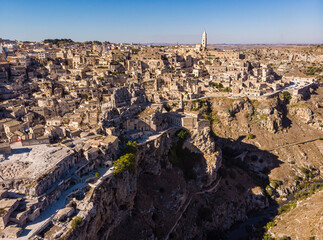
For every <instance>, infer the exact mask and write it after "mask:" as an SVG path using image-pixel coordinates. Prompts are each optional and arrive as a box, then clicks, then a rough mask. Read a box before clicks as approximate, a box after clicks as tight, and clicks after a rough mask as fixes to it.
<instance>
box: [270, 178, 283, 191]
mask: <svg viewBox="0 0 323 240" xmlns="http://www.w3.org/2000/svg"><path fill="white" fill-rule="evenodd" d="M282 184H283V182H282V181H280V180H274V179H273V180H270V185H271V186H272V187H273V188H275V189H276V188H278V187H279V186H280V185H282Z"/></svg>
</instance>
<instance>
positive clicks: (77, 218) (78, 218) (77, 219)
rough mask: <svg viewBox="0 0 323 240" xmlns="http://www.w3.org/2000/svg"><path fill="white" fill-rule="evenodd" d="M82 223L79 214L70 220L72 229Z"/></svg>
mask: <svg viewBox="0 0 323 240" xmlns="http://www.w3.org/2000/svg"><path fill="white" fill-rule="evenodd" d="M81 223H82V218H81V217H79V216H76V217H75V218H73V220H72V221H71V227H72V228H73V229H75V228H77V227H78V226H79V225H80V224H81Z"/></svg>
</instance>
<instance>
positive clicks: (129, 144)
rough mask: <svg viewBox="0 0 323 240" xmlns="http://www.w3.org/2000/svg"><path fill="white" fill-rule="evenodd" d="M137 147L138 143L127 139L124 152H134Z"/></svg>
mask: <svg viewBox="0 0 323 240" xmlns="http://www.w3.org/2000/svg"><path fill="white" fill-rule="evenodd" d="M137 148H138V143H137V142H136V141H133V142H132V141H128V142H127V143H126V148H125V153H133V154H135V153H136V151H137Z"/></svg>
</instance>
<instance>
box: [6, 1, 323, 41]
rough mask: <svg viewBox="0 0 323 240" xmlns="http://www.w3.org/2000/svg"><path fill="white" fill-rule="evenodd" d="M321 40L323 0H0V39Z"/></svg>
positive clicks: (322, 33)
mask: <svg viewBox="0 0 323 240" xmlns="http://www.w3.org/2000/svg"><path fill="white" fill-rule="evenodd" d="M204 29H206V31H207V33H208V42H209V43H323V0H271V1H265V0H221V1H220V0H213V1H207V0H200V1H191V0H186V1H184V0H179V1H176V0H172V1H170V0H164V1H160V0H153V1H147V0H114V1H110V0H106V1H103V0H0V38H5V39H7V38H9V39H17V40H31V41H35V40H36V41H39V40H43V39H45V38H71V39H73V40H74V41H86V40H99V41H105V40H106V41H110V42H128V43H131V42H134V43H150V42H154V43H176V42H179V43H197V42H200V41H201V34H202V32H203V31H204Z"/></svg>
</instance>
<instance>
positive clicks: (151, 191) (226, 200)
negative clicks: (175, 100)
mask: <svg viewBox="0 0 323 240" xmlns="http://www.w3.org/2000/svg"><path fill="white" fill-rule="evenodd" d="M179 142H180V139H179V138H178V137H177V136H176V130H170V131H168V132H165V133H164V134H162V135H161V136H160V137H158V138H157V139H155V140H152V141H150V142H147V143H145V144H143V145H140V147H139V149H138V150H137V154H136V163H137V168H136V172H135V173H133V174H129V173H128V172H125V173H124V175H123V176H122V177H121V178H117V177H112V178H111V179H110V180H107V181H106V182H104V183H103V184H102V185H101V186H100V187H99V188H98V189H96V191H95V192H93V196H92V203H93V208H92V209H91V211H89V213H88V214H87V215H85V216H83V217H82V218H83V221H82V224H81V226H80V227H78V228H77V229H75V230H72V229H71V230H70V232H69V234H68V235H69V236H68V237H69V238H71V239H120V240H121V239H129V236H131V239H168V238H172V239H183V238H186V239H193V238H194V239H207V238H210V237H211V239H212V236H213V235H214V234H217V233H221V232H223V231H225V230H227V229H229V228H230V227H231V226H232V224H234V223H235V222H237V221H243V220H245V219H246V218H247V217H246V216H247V212H248V211H252V210H253V209H256V210H257V209H260V208H262V207H264V206H265V205H266V201H265V199H264V197H263V196H261V195H259V196H258V195H255V194H253V193H252V192H251V191H248V190H247V189H248V188H249V187H248V184H247V183H243V182H244V181H246V182H251V181H250V179H249V180H248V176H247V175H245V174H244V173H241V172H235V170H230V174H231V171H233V172H235V173H232V174H234V175H236V176H237V178H236V179H235V180H233V179H231V178H229V177H222V176H220V175H219V174H218V173H219V169H220V167H221V163H222V152H221V150H220V149H218V148H216V146H215V143H214V140H213V138H212V137H211V136H210V133H209V129H207V128H206V129H205V130H203V131H200V132H191V134H190V136H189V137H188V138H187V139H186V140H185V141H184V142H182V143H183V144H182V145H178V144H179ZM176 148H177V151H179V152H181V151H183V154H184V153H185V154H186V155H185V154H184V155H183V156H185V159H180V162H174V160H173V159H172V152H173V151H174V149H176ZM240 182H241V183H243V186H245V188H244V187H241V186H238V183H240ZM231 186H232V187H233V188H232V187H231ZM237 189H239V190H237ZM253 195H254V196H253ZM213 239H214V238H213Z"/></svg>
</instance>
